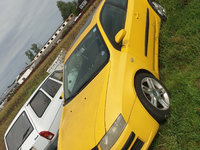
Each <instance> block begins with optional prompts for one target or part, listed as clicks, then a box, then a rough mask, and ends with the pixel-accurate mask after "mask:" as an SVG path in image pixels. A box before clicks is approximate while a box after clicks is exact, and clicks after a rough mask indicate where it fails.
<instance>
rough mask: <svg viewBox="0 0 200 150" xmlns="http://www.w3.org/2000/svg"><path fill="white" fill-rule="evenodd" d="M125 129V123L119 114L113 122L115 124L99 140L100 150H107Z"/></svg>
mask: <svg viewBox="0 0 200 150" xmlns="http://www.w3.org/2000/svg"><path fill="white" fill-rule="evenodd" d="M125 127H126V122H125V120H124V118H123V116H122V115H121V114H120V115H119V116H118V117H117V119H116V120H115V122H114V123H113V124H112V126H111V127H110V129H109V130H108V132H107V133H106V134H105V135H104V137H103V138H102V139H101V141H100V146H101V149H102V150H109V149H110V148H111V147H112V146H113V145H114V144H115V142H116V141H117V140H118V138H119V137H120V135H121V134H122V132H123V130H124V128H125Z"/></svg>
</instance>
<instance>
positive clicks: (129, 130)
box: [58, 0, 170, 150]
mask: <svg viewBox="0 0 200 150" xmlns="http://www.w3.org/2000/svg"><path fill="white" fill-rule="evenodd" d="M162 19H166V15H165V11H164V9H163V8H162V7H161V6H160V5H159V4H158V3H156V2H154V1H147V0H103V1H102V3H101V4H100V5H99V7H98V8H97V9H96V11H95V12H94V13H93V14H92V16H91V17H90V18H89V19H88V21H87V23H86V24H85V25H84V27H83V28H82V30H81V31H80V33H79V35H78V36H77V38H76V39H75V42H74V43H73V44H72V47H71V48H70V50H69V52H68V53H67V55H66V58H65V64H64V94H63V97H64V101H65V102H64V106H63V112H62V117H61V124H60V130H59V139H58V149H59V150H109V149H112V150H128V149H131V150H139V149H142V150H144V149H148V147H149V146H150V144H151V142H152V140H153V138H154V137H155V135H156V133H157V131H158V128H159V123H160V122H162V121H163V120H165V118H166V116H167V115H168V114H169V109H170V106H169V103H170V102H169V96H168V93H167V90H166V88H165V87H164V86H163V85H162V84H161V83H160V81H159V80H158V78H159V71H158V41H159V31H160V23H161V20H162Z"/></svg>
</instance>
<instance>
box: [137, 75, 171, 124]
mask: <svg viewBox="0 0 200 150" xmlns="http://www.w3.org/2000/svg"><path fill="white" fill-rule="evenodd" d="M135 89H136V93H137V96H138V98H139V99H140V101H141V103H142V104H143V106H144V107H145V108H146V110H147V111H148V112H149V113H150V114H151V115H152V117H153V118H154V119H155V120H157V121H158V122H162V121H164V120H165V119H166V117H167V116H168V115H169V110H170V98H169V94H168V92H167V90H166V88H165V87H164V85H163V84H162V83H160V81H158V80H157V79H156V78H155V77H154V76H153V75H151V74H149V73H139V74H137V75H136V77H135Z"/></svg>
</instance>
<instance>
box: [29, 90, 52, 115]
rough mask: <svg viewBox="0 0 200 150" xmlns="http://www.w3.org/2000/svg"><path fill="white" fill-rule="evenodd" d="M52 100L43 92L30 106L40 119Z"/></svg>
mask: <svg viewBox="0 0 200 150" xmlns="http://www.w3.org/2000/svg"><path fill="white" fill-rule="evenodd" d="M50 102H51V100H50V99H49V98H48V97H47V96H46V95H45V94H44V93H43V92H42V91H38V92H37V93H36V94H35V96H34V97H33V99H32V100H31V102H30V106H31V107H32V109H33V111H34V112H35V113H36V115H37V116H38V117H42V115H43V114H44V112H45V110H46V109H47V107H48V105H49V104H50Z"/></svg>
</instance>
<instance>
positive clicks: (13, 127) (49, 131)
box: [4, 71, 63, 150]
mask: <svg viewBox="0 0 200 150" xmlns="http://www.w3.org/2000/svg"><path fill="white" fill-rule="evenodd" d="M61 93H62V71H55V72H53V73H52V74H51V75H49V76H48V77H47V78H46V79H45V80H44V81H43V82H42V83H41V84H40V86H39V87H38V88H37V89H36V90H35V92H34V93H33V94H32V95H31V97H30V98H29V99H28V100H27V102H26V103H25V104H24V106H23V107H22V108H21V109H20V111H19V112H18V114H17V115H16V117H15V118H14V120H13V121H12V123H11V124H10V126H9V127H8V129H7V131H6V133H5V135H4V141H5V145H6V149H7V150H47V149H54V148H56V147H57V138H58V130H59V125H60V118H61V113H62V105H63V100H62V99H60V95H61Z"/></svg>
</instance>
